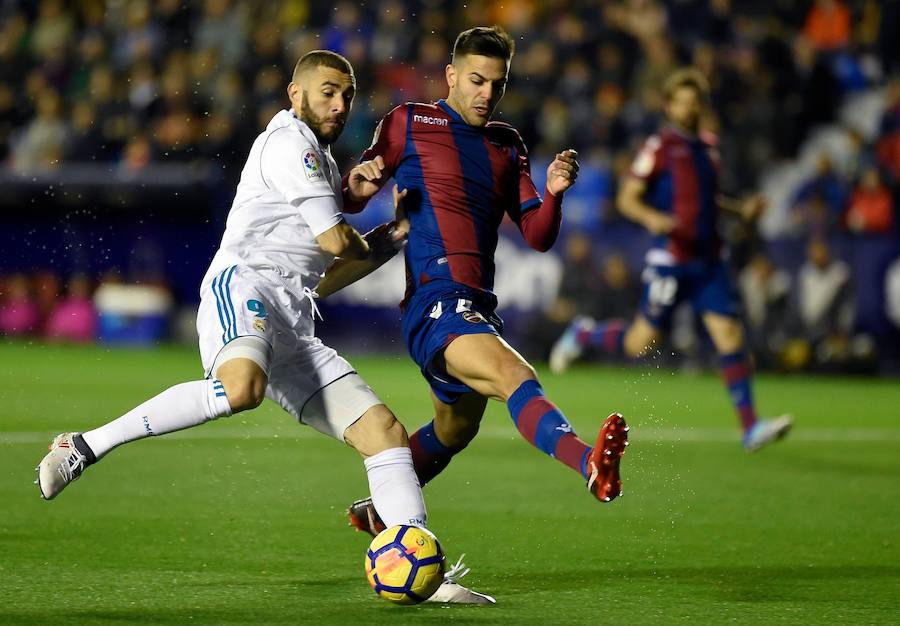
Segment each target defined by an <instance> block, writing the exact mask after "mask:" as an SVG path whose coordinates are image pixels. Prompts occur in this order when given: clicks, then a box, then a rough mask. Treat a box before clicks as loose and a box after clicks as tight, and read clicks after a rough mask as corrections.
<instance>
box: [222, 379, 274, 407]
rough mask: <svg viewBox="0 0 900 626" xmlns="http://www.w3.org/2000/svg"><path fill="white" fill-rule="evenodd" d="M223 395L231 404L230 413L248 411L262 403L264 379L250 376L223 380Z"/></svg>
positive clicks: (264, 386) (264, 387)
mask: <svg viewBox="0 0 900 626" xmlns="http://www.w3.org/2000/svg"><path fill="white" fill-rule="evenodd" d="M222 385H223V386H224V387H225V396H226V397H227V398H228V404H229V405H231V411H232V413H240V412H241V411H249V410H250V409H255V408H256V407H258V406H259V405H260V404H262V401H263V398H265V397H266V381H265V379H264V377H263V378H259V377H251V378H241V379H236V380H227V381H226V380H223V381H222Z"/></svg>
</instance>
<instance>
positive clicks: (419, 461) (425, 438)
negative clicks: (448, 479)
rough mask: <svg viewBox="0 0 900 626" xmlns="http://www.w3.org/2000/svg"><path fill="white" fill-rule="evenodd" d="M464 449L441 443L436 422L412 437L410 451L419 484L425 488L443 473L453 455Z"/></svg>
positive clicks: (426, 425) (431, 422) (422, 428)
mask: <svg viewBox="0 0 900 626" xmlns="http://www.w3.org/2000/svg"><path fill="white" fill-rule="evenodd" d="M464 447H465V446H463V448H464ZM463 448H449V447H447V446H445V445H444V444H443V443H441V440H440V439H438V437H437V434H436V433H435V432H434V420H432V421H430V422H428V423H427V424H425V425H424V426H422V427H421V428H420V429H419V430H417V431H416V432H414V433H413V434H412V435H410V436H409V449H410V451H411V452H412V458H413V466H414V467H415V468H416V476H418V477H419V484H420V485H422V486H423V487H424V486H425V483H427V482H428V481H430V480H431V479H432V478H434V477H435V476H437V475H438V474H440V473H441V472H443V471H444V468H445V467H447V465H448V464H449V463H450V459H452V458H453V455H454V454H456V453H457V452H460V451H461V450H462V449H463Z"/></svg>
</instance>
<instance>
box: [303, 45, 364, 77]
mask: <svg viewBox="0 0 900 626" xmlns="http://www.w3.org/2000/svg"><path fill="white" fill-rule="evenodd" d="M322 66H325V67H330V68H331V69H333V70H337V71H339V72H343V73H344V74H348V75H349V76H350V79H351V80H352V81H353V84H354V85H355V84H356V75H355V74H354V73H353V66H352V65H350V61H348V60H347V59H346V58H344V57H343V56H341V55H340V54H338V53H337V52H332V51H331V50H312V51H310V52H307V53H306V54H304V55H303V56H302V57H300V60H299V61H297V65H295V66H294V74H293V76H292V77H291V80H292V81H294V82H296V81H297V79H298V78H299V77H300V74H302V73H303V72H305V71H307V70H312V69H315V68H317V67H322Z"/></svg>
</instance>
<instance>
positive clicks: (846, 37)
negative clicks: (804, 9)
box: [803, 0, 851, 52]
mask: <svg viewBox="0 0 900 626" xmlns="http://www.w3.org/2000/svg"><path fill="white" fill-rule="evenodd" d="M850 28H851V26H850V10H849V9H848V8H847V6H846V5H845V4H844V3H843V2H841V1H840V0H815V2H814V3H813V5H812V7H810V9H809V14H807V16H806V24H805V25H804V27H803V34H804V35H805V36H806V37H808V38H809V40H810V42H812V44H813V45H814V46H815V47H816V48H817V49H818V50H821V51H824V52H830V51H833V50H837V49H840V48H843V47H845V46H846V45H847V44H848V43H849V42H850Z"/></svg>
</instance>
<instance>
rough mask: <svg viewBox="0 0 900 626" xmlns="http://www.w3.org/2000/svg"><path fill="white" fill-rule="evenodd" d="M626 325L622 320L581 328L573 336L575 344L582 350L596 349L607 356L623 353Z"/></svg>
mask: <svg viewBox="0 0 900 626" xmlns="http://www.w3.org/2000/svg"><path fill="white" fill-rule="evenodd" d="M627 330H628V324H626V323H625V321H624V320H609V321H606V322H597V323H596V324H594V325H593V326H583V327H581V328H579V329H578V332H577V333H576V334H575V342H576V343H577V344H578V345H579V346H581V347H582V348H597V349H600V350H603V351H604V352H606V353H608V354H615V355H622V354H624V353H625V349H624V343H625V332H626V331H627Z"/></svg>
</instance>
